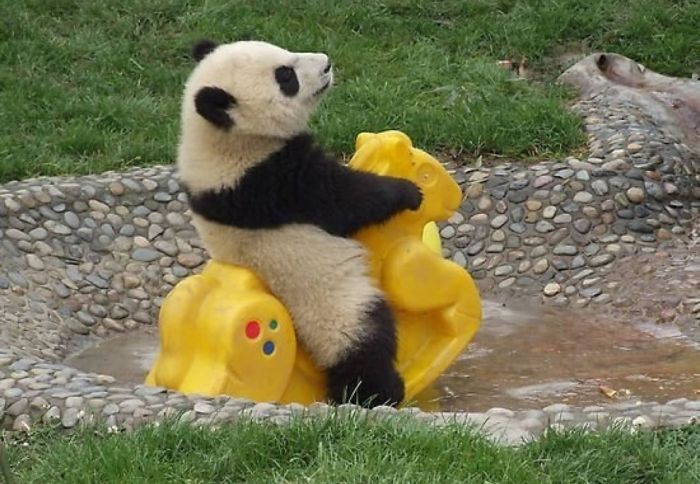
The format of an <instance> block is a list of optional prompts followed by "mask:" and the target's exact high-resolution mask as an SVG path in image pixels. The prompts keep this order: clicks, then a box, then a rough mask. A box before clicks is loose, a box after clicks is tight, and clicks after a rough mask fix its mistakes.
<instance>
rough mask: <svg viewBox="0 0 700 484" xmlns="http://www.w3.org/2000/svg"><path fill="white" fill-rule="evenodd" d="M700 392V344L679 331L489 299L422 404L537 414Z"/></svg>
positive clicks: (599, 312) (583, 312) (595, 313)
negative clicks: (464, 346)
mask: <svg viewBox="0 0 700 484" xmlns="http://www.w3.org/2000/svg"><path fill="white" fill-rule="evenodd" d="M696 390H700V345H698V344H697V343H695V342H693V341H692V340H690V339H689V338H687V337H686V336H684V335H683V333H681V332H680V331H679V330H678V329H677V328H676V327H675V326H673V325H666V326H661V325H657V324H653V323H649V322H646V321H641V320H640V321H622V320H619V319H618V320H616V319H614V318H613V317H612V316H611V315H610V314H609V312H608V311H606V310H605V309H600V310H597V311H596V310H593V309H585V310H581V309H579V310H571V309H560V308H557V309H554V308H545V307H542V306H539V307H532V306H530V307H527V306H524V305H515V304H514V305H511V306H510V307H504V306H502V305H500V304H497V303H490V302H488V301H485V302H484V321H483V326H482V329H481V330H480V331H479V333H478V334H477V336H476V337H475V338H474V341H473V342H472V344H471V345H470V347H469V349H468V350H467V351H466V352H465V353H464V354H463V355H462V356H461V357H460V358H459V359H458V360H457V362H456V363H455V364H454V365H453V366H452V367H451V368H450V369H449V370H448V371H447V372H446V373H445V374H444V375H443V376H442V377H441V378H440V379H439V380H438V381H437V382H436V384H435V385H434V388H433V389H431V391H428V392H426V394H425V395H423V398H424V400H423V401H422V402H421V406H423V407H431V404H432V406H433V407H434V405H435V404H438V406H439V408H440V409H441V410H443V411H457V410H469V411H485V410H488V409H489V408H492V407H506V408H521V409H528V408H532V409H535V408H542V407H543V406H546V405H548V404H551V403H554V402H557V403H568V404H571V405H578V406H586V405H599V404H603V403H611V402H613V401H618V400H625V399H635V400H646V401H648V400H669V399H673V398H680V397H687V398H692V397H694V396H695V391H696ZM605 392H607V393H608V395H606V394H605ZM611 397H612V398H611ZM433 409H434V408H433Z"/></svg>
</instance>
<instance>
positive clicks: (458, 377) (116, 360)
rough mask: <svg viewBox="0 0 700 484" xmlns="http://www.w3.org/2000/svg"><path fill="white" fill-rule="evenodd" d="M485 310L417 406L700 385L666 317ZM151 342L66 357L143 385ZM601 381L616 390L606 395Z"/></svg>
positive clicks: (473, 407) (537, 402) (115, 344)
mask: <svg viewBox="0 0 700 484" xmlns="http://www.w3.org/2000/svg"><path fill="white" fill-rule="evenodd" d="M483 313H484V320H483V324H482V328H481V330H480V331H479V333H478V334H477V336H476V338H475V339H474V341H473V342H472V343H471V345H470V346H469V347H468V349H467V351H466V352H465V353H464V354H463V355H462V356H460V357H459V359H458V360H457V361H456V362H455V363H454V365H453V366H452V367H451V368H450V369H449V370H448V371H447V372H446V373H445V374H444V375H443V376H442V377H441V378H440V379H439V380H438V381H437V382H436V383H435V384H434V385H433V388H431V389H429V390H428V391H426V392H425V393H424V394H423V395H421V398H420V401H419V402H418V406H420V407H422V408H423V409H425V410H443V411H458V410H462V411H464V410H468V411H472V412H474V411H484V410H487V409H489V408H492V407H507V408H522V409H527V408H533V409H534V408H541V407H542V406H545V405H548V404H550V403H554V402H557V403H569V404H572V405H582V406H585V405H597V404H601V403H610V402H613V401H616V400H624V399H640V400H668V399H672V398H677V397H688V398H692V397H694V396H696V394H695V392H696V390H699V389H700V345H699V344H697V343H694V342H693V341H692V340H690V339H689V338H687V337H685V336H684V335H683V333H682V332H680V331H679V330H678V329H677V328H676V326H675V325H673V324H669V325H658V324H655V323H652V322H649V321H644V320H641V319H640V320H638V321H624V320H620V319H615V318H614V317H613V316H611V315H610V314H609V309H599V310H597V311H595V310H593V309H578V310H572V309H568V308H547V307H545V306H541V305H538V306H532V305H531V306H526V305H523V304H517V303H509V305H508V306H506V305H504V304H502V303H497V302H493V301H488V300H487V301H484V303H483ZM157 349H158V332H157V329H156V328H154V327H144V328H143V329H141V330H139V331H134V332H131V333H126V334H123V335H120V336H118V337H115V338H112V339H108V340H104V341H102V342H100V343H98V344H97V345H96V346H91V347H87V348H86V349H84V350H83V351H82V352H80V353H77V354H74V355H72V356H71V357H69V358H68V360H67V361H66V363H67V364H69V365H70V366H73V367H75V368H78V369H81V370H85V371H90V372H97V373H104V374H110V375H113V376H114V377H116V378H117V379H118V380H121V381H123V382H128V383H143V380H144V378H145V376H146V373H147V371H148V369H149V368H150V366H151V364H152V362H153V359H154V358H155V355H156V353H157ZM601 386H603V387H605V388H606V391H608V392H610V390H614V391H616V392H617V395H615V396H614V398H610V397H609V396H606V395H604V394H603V392H602V391H601ZM607 389H609V390H607Z"/></svg>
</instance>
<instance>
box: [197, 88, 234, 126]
mask: <svg viewBox="0 0 700 484" xmlns="http://www.w3.org/2000/svg"><path fill="white" fill-rule="evenodd" d="M235 104H236V98H235V97H233V96H232V95H231V94H229V93H228V92H226V91H224V90H223V89H220V88H218V87H203V88H202V89H200V90H199V91H197V94H195V96H194V105H195V108H196V109H197V112H198V113H199V115H200V116H202V117H203V118H204V119H206V120H207V121H209V122H210V123H211V124H213V125H214V126H216V127H218V128H221V129H229V128H231V127H232V126H233V125H234V122H233V119H232V118H231V116H230V115H229V114H228V113H227V112H226V110H227V109H229V108H231V107H233V106H235Z"/></svg>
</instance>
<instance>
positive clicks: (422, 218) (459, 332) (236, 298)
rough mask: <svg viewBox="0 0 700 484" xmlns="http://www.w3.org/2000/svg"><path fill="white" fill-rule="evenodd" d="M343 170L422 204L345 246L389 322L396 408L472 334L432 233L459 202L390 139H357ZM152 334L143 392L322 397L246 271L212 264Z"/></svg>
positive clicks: (285, 318) (448, 182) (288, 324)
mask: <svg viewBox="0 0 700 484" xmlns="http://www.w3.org/2000/svg"><path fill="white" fill-rule="evenodd" d="M349 165H350V167H352V168H353V169H357V170H364V171H370V172H374V173H377V174H380V175H390V176H396V177H403V178H407V179H409V180H412V181H413V182H415V183H416V184H417V185H418V186H419V187H420V188H421V190H422V192H423V195H424V198H423V203H422V205H421V207H420V208H419V209H418V210H417V211H406V212H403V213H401V214H398V215H396V216H395V217H393V218H392V219H391V220H389V221H388V222H387V223H385V224H383V225H382V226H376V227H369V228H366V229H364V230H361V231H360V232H358V233H357V234H355V236H354V237H355V238H356V239H357V240H358V241H360V242H361V243H362V244H364V245H365V247H366V248H367V249H368V252H369V255H370V269H371V274H372V276H373V277H374V278H376V280H377V281H378V283H379V286H380V287H381V288H382V290H383V291H384V293H385V294H386V296H387V298H388V301H389V304H390V305H391V307H392V309H393V310H394V312H395V314H396V318H397V333H398V356H397V368H398V370H399V372H400V373H401V374H402V376H403V377H404V380H405V384H406V395H405V399H404V402H405V401H408V400H411V399H412V398H413V397H414V396H415V395H416V394H418V393H419V392H421V391H422V390H424V389H425V388H426V387H427V386H428V385H430V384H431V383H432V382H433V381H434V380H435V379H437V378H438V377H439V375H440V374H441V373H442V372H443V371H444V370H445V369H446V368H447V367H448V366H449V365H450V364H451V363H452V362H453V361H454V359H455V358H456V357H457V356H458V355H459V354H460V353H461V352H462V351H463V350H464V349H465V347H466V346H467V344H468V343H469V342H470V341H471V340H472V338H473V337H474V335H475V333H476V331H477V330H478V328H479V325H480V324H481V301H480V299H479V294H478V290H477V288H476V286H475V284H474V281H473V280H472V278H471V277H470V276H469V274H468V272H467V271H466V270H465V269H463V268H462V267H460V266H458V265H457V264H455V263H453V262H451V261H448V260H445V259H443V258H442V256H441V244H440V236H439V233H438V230H437V226H436V225H435V221H440V220H445V219H447V218H449V217H450V216H451V215H452V213H453V212H454V211H455V210H456V209H457V207H458V206H459V203H460V202H461V192H460V190H459V187H458V185H457V184H456V183H455V181H454V180H453V179H452V178H451V177H450V176H449V174H448V173H447V171H446V170H445V169H444V168H443V167H442V166H441V165H440V163H439V162H438V161H437V160H435V159H434V158H433V157H432V156H430V155H429V154H428V153H426V152H424V151H422V150H420V149H417V148H414V147H413V146H412V144H411V140H410V139H409V138H408V137H407V136H406V135H405V134H403V133H401V132H399V131H385V132H382V133H377V134H375V133H361V134H360V135H358V137H357V140H356V152H355V155H354V156H353V158H352V159H351V160H350V163H349ZM159 324H160V343H161V347H160V353H159V355H158V357H157V359H156V361H155V363H154V366H153V368H152V369H151V371H150V373H149V374H148V377H147V379H146V384H149V385H158V386H163V387H166V388H171V389H175V390H179V391H181V392H184V393H197V394H200V395H209V396H215V395H222V394H226V395H231V396H236V397H242V398H249V399H251V400H254V401H267V402H279V403H290V402H298V403H302V404H310V403H313V402H315V401H323V400H324V399H325V398H326V390H325V383H326V382H325V376H324V374H323V373H322V372H321V371H319V369H318V368H317V367H316V366H315V365H314V364H313V362H312V361H311V359H310V358H309V356H308V354H307V353H306V351H305V350H304V349H303V348H302V347H301V345H298V344H297V341H296V337H295V334H294V328H293V325H292V320H291V317H290V315H289V314H288V312H287V310H286V309H285V308H284V306H283V305H282V304H281V303H280V302H279V301H278V300H277V299H276V298H275V297H274V296H273V295H272V294H271V293H270V291H269V290H268V289H267V287H266V286H265V284H264V281H261V280H260V279H259V278H258V277H257V276H256V275H255V274H254V273H252V272H251V271H249V270H247V269H245V268H242V267H237V266H232V265H229V264H224V263H221V262H217V261H210V262H209V263H208V264H207V265H206V267H205V268H204V270H203V271H202V273H201V274H199V275H194V276H190V277H188V278H186V279H184V280H183V281H181V282H180V283H179V284H178V285H177V286H176V287H175V288H174V289H173V290H172V291H171V293H170V294H169V295H168V296H167V297H166V299H165V301H164V302H163V305H162V307H161V313H160V322H159Z"/></svg>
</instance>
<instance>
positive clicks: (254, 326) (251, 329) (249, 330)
mask: <svg viewBox="0 0 700 484" xmlns="http://www.w3.org/2000/svg"><path fill="white" fill-rule="evenodd" d="M245 335H246V336H247V337H248V338H250V339H255V338H257V337H258V335H260V325H259V324H258V323H257V321H251V322H249V323H248V324H246V325H245Z"/></svg>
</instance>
